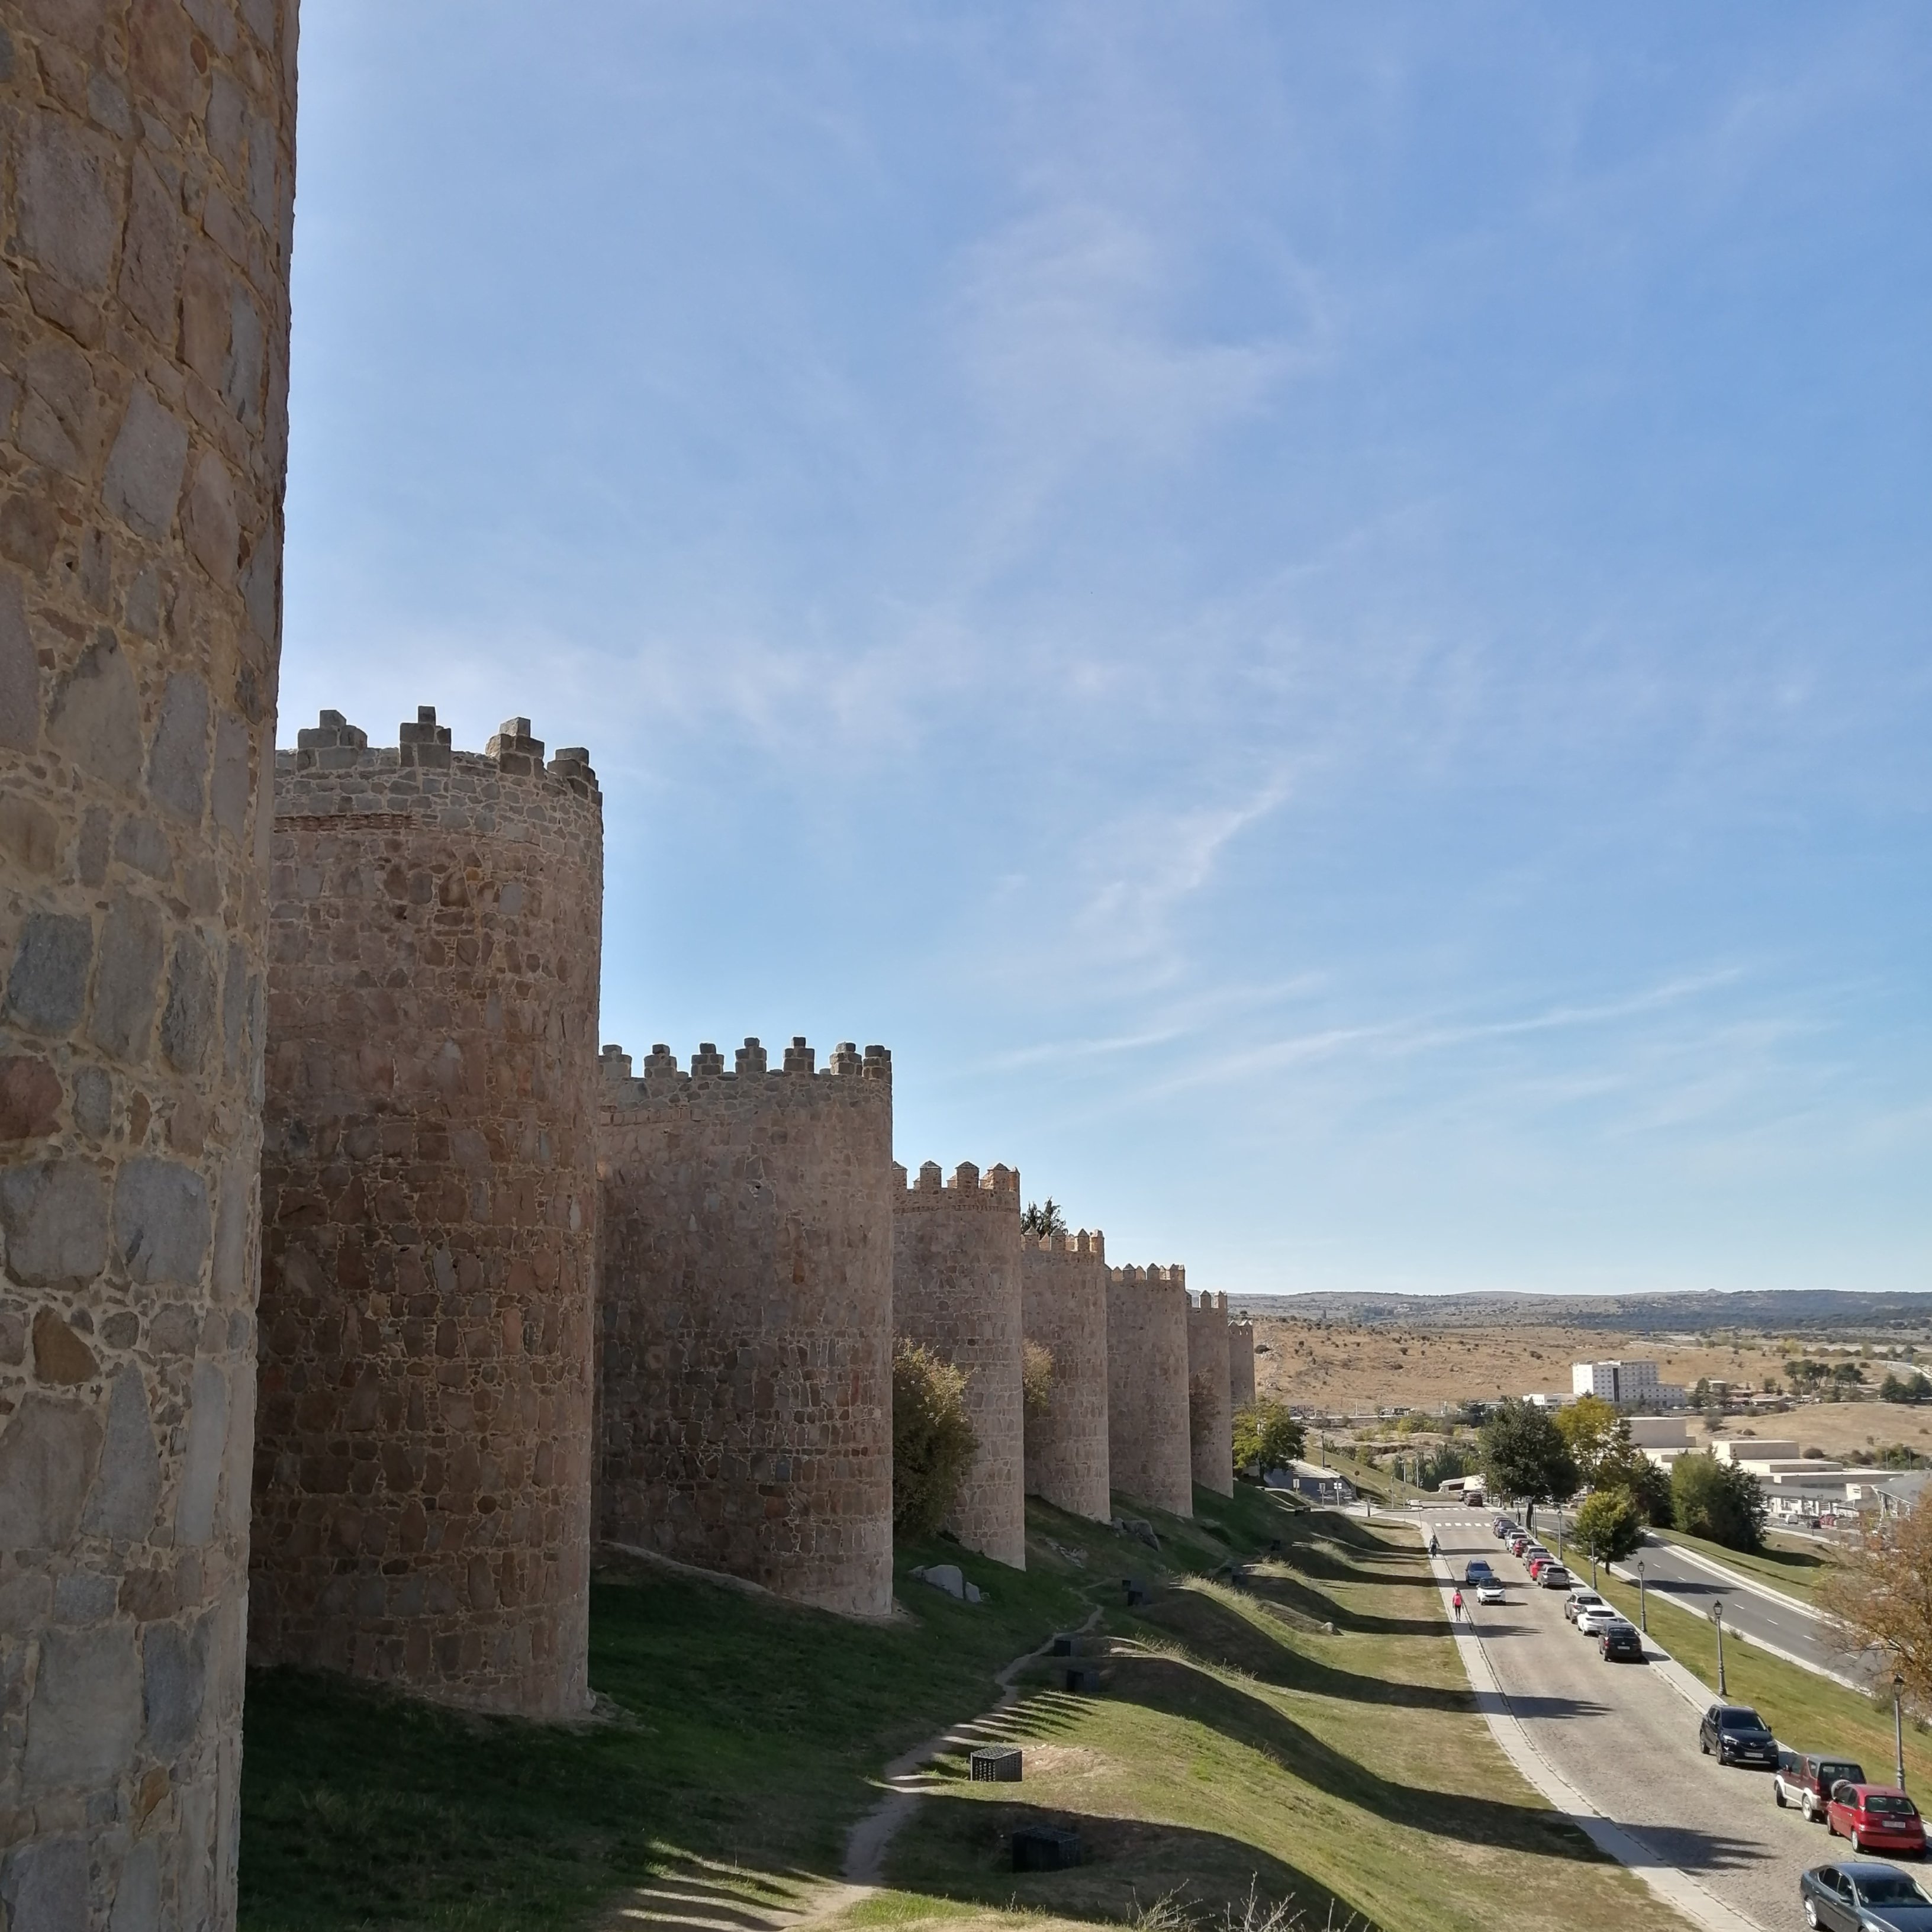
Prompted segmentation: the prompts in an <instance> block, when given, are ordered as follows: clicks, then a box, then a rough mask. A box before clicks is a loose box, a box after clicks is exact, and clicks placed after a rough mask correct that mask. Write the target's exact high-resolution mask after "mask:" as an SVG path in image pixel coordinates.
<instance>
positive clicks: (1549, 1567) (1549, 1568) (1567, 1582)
mask: <svg viewBox="0 0 1932 1932" xmlns="http://www.w3.org/2000/svg"><path fill="white" fill-rule="evenodd" d="M1536 1580H1537V1582H1538V1584H1540V1585H1541V1586H1542V1588H1543V1589H1546V1590H1567V1589H1570V1588H1571V1586H1572V1585H1573V1584H1574V1583H1575V1582H1576V1578H1575V1577H1573V1576H1571V1574H1570V1573H1569V1571H1567V1570H1566V1569H1565V1568H1564V1567H1563V1566H1562V1564H1560V1563H1558V1562H1548V1563H1545V1564H1544V1565H1541V1568H1538V1571H1537V1573H1536Z"/></svg>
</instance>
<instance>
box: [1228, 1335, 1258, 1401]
mask: <svg viewBox="0 0 1932 1932" xmlns="http://www.w3.org/2000/svg"><path fill="white" fill-rule="evenodd" d="M1228 1400H1229V1402H1230V1403H1232V1406H1234V1408H1235V1409H1236V1410H1237V1411H1240V1410H1241V1409H1253V1407H1254V1406H1255V1325H1254V1324H1253V1322H1248V1321H1241V1322H1229V1324H1228Z"/></svg>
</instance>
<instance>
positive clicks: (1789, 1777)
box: [1771, 1751, 1865, 1824]
mask: <svg viewBox="0 0 1932 1932" xmlns="http://www.w3.org/2000/svg"><path fill="white" fill-rule="evenodd" d="M1864 1781H1865V1768H1864V1766H1863V1765H1861V1764H1860V1763H1858V1760H1856V1759H1855V1758H1849V1757H1820V1756H1819V1754H1817V1752H1816V1751H1780V1752H1779V1753H1778V1770H1777V1772H1776V1775H1775V1776H1774V1777H1773V1778H1772V1785H1771V1795H1772V1797H1773V1798H1775V1799H1776V1800H1777V1801H1778V1803H1779V1804H1780V1805H1796V1806H1797V1807H1798V1808H1799V1810H1800V1811H1802V1812H1803V1813H1804V1814H1805V1817H1806V1819H1807V1820H1809V1821H1810V1822H1811V1823H1814V1824H1815V1823H1817V1820H1820V1818H1822V1817H1824V1815H1825V1807H1826V1805H1828V1804H1829V1803H1830V1802H1831V1798H1832V1787H1834V1786H1835V1785H1840V1784H1864Z"/></svg>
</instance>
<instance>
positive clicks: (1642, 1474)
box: [1597, 1434, 1675, 1529]
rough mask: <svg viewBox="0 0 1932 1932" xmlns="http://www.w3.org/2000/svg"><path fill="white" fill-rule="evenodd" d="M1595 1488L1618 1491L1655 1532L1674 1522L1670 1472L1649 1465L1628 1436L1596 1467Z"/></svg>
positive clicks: (1645, 1457) (1667, 1527) (1666, 1527)
mask: <svg viewBox="0 0 1932 1932" xmlns="http://www.w3.org/2000/svg"><path fill="white" fill-rule="evenodd" d="M1597 1487H1598V1488H1599V1489H1604V1490H1622V1491H1623V1492H1624V1493H1625V1495H1626V1496H1628V1497H1629V1498H1630V1499H1631V1505H1632V1506H1633V1507H1634V1508H1635V1509H1636V1511H1637V1514H1638V1516H1639V1517H1640V1518H1641V1519H1642V1520H1643V1521H1644V1522H1645V1523H1649V1524H1651V1525H1652V1526H1654V1527H1655V1528H1656V1529H1669V1528H1670V1526H1671V1524H1672V1523H1673V1521H1674V1520H1675V1519H1674V1517H1673V1514H1672V1512H1671V1506H1670V1471H1669V1470H1668V1469H1662V1468H1660V1467H1659V1466H1658V1465H1657V1464H1656V1463H1653V1462H1652V1460H1650V1458H1649V1457H1648V1456H1646V1454H1644V1453H1643V1451H1642V1450H1641V1449H1640V1448H1638V1447H1637V1445H1636V1444H1635V1443H1634V1442H1631V1440H1630V1439H1629V1438H1628V1434H1626V1436H1625V1439H1624V1440H1623V1441H1622V1442H1619V1444H1618V1445H1617V1446H1616V1448H1614V1449H1613V1451H1611V1452H1610V1454H1608V1455H1607V1456H1606V1457H1604V1459H1603V1460H1602V1461H1601V1463H1598V1466H1597Z"/></svg>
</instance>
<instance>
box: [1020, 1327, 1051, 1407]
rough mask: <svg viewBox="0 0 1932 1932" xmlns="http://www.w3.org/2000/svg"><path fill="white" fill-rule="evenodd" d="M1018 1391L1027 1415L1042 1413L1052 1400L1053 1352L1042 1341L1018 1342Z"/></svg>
mask: <svg viewBox="0 0 1932 1932" xmlns="http://www.w3.org/2000/svg"><path fill="white" fill-rule="evenodd" d="M1020 1393H1021V1394H1022V1397H1023V1398H1024V1400H1025V1407H1026V1412H1027V1414H1028V1415H1045V1414H1046V1412H1047V1410H1048V1409H1049V1406H1051V1405H1052V1401H1053V1352H1052V1349H1049V1348H1048V1347H1047V1346H1046V1345H1045V1344H1044V1343H1040V1342H1022V1343H1021V1344H1020Z"/></svg>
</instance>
